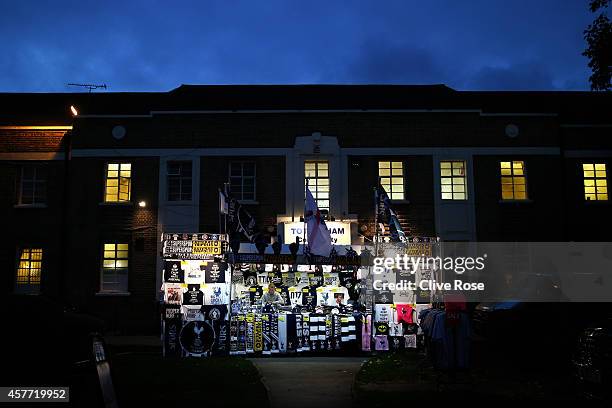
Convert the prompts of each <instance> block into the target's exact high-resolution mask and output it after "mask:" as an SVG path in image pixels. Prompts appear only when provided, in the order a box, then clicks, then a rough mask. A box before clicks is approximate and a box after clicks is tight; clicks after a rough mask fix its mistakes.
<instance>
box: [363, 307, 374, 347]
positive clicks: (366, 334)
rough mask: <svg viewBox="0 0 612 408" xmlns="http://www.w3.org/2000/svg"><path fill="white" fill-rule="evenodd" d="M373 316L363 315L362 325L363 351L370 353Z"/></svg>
mask: <svg viewBox="0 0 612 408" xmlns="http://www.w3.org/2000/svg"><path fill="white" fill-rule="evenodd" d="M371 325H372V315H363V316H362V324H361V350H362V351H370V350H371V342H372V332H371Z"/></svg>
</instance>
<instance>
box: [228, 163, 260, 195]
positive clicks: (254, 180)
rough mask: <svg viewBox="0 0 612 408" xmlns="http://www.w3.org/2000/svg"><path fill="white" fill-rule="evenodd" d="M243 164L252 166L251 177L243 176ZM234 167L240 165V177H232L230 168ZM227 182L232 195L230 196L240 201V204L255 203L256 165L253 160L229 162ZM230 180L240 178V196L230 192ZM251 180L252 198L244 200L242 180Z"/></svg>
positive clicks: (232, 191)
mask: <svg viewBox="0 0 612 408" xmlns="http://www.w3.org/2000/svg"><path fill="white" fill-rule="evenodd" d="M245 164H252V165H253V175H252V176H245V175H244V165H245ZM236 165H240V176H233V175H232V166H236ZM228 173H229V174H228V182H229V186H230V193H231V194H232V196H233V197H234V198H235V199H236V200H238V201H240V202H247V203H248V202H256V201H257V163H256V162H255V161H254V160H233V161H230V163H229V168H228ZM232 178H235V179H237V178H240V194H238V193H237V192H236V191H234V190H232V189H231V188H232ZM247 178H248V179H252V180H253V197H252V198H244V180H245V179H247Z"/></svg>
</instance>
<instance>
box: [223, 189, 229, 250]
mask: <svg viewBox="0 0 612 408" xmlns="http://www.w3.org/2000/svg"><path fill="white" fill-rule="evenodd" d="M228 189H229V183H223V194H224V195H225V204H226V205H227V196H228V195H227V192H228ZM223 227H224V228H223V233H225V234H227V212H224V213H223ZM228 238H229V237H228Z"/></svg>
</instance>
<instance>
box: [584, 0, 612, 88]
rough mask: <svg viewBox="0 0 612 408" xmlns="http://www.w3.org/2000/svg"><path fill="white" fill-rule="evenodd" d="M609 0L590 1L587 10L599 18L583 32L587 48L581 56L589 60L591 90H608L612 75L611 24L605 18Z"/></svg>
mask: <svg viewBox="0 0 612 408" xmlns="http://www.w3.org/2000/svg"><path fill="white" fill-rule="evenodd" d="M610 1H611V0H591V2H590V3H589V9H590V10H591V12H592V13H597V12H599V16H597V18H596V19H595V20H594V21H593V23H591V24H589V26H588V27H587V28H586V30H584V39H585V40H586V42H587V48H586V49H585V50H584V51H583V53H582V55H584V56H585V57H587V58H588V59H589V68H591V72H592V74H591V76H590V77H589V82H590V83H591V90H593V91H605V90H610V89H611V88H612V85H611V84H610V76H611V74H612V23H611V22H610V19H609V18H608V16H607V9H608V6H609V5H610Z"/></svg>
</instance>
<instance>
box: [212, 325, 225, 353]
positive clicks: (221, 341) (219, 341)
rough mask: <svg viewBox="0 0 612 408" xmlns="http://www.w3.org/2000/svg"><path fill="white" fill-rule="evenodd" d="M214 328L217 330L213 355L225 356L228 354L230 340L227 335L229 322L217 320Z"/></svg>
mask: <svg viewBox="0 0 612 408" xmlns="http://www.w3.org/2000/svg"><path fill="white" fill-rule="evenodd" d="M213 328H214V330H215V339H216V341H215V345H214V348H213V355H216V356H224V355H226V354H227V353H228V340H229V336H228V333H227V330H228V322H227V321H222V320H216V321H214V322H213Z"/></svg>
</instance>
